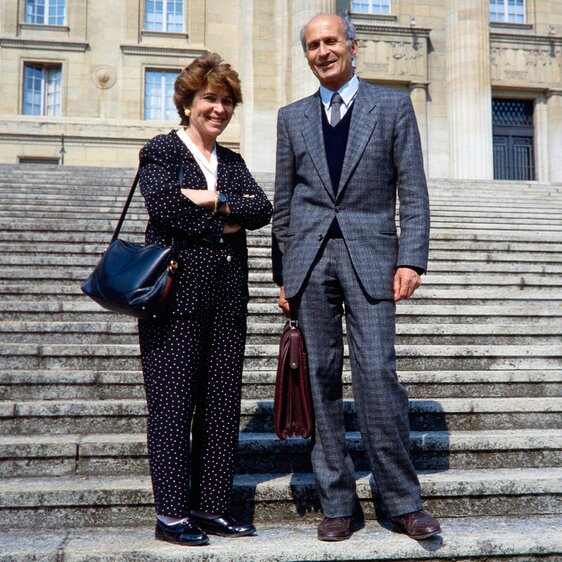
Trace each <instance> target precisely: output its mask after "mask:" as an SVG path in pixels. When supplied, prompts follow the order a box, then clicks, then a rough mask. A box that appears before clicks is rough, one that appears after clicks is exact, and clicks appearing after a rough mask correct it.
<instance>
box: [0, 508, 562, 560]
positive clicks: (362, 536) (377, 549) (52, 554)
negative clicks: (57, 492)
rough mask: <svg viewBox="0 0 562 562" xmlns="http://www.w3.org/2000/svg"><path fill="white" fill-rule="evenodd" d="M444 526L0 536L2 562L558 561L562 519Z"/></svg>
mask: <svg viewBox="0 0 562 562" xmlns="http://www.w3.org/2000/svg"><path fill="white" fill-rule="evenodd" d="M440 523H441V527H442V529H443V532H442V534H441V535H439V536H437V537H434V538H432V539H428V540H424V541H421V542H418V541H413V540H411V539H409V538H408V537H406V536H404V535H400V534H397V533H393V532H391V530H390V525H388V524H387V523H379V522H375V521H369V522H367V524H366V526H365V528H364V529H362V530H361V531H359V532H358V533H356V534H354V536H353V537H352V538H351V539H350V540H349V541H344V542H342V543H326V542H321V541H318V540H317V538H316V524H315V523H313V522H292V523H290V524H288V523H275V522H273V523H262V524H260V525H259V526H258V534H257V536H255V537H251V538H248V539H243V540H231V539H227V538H221V537H212V538H211V544H209V545H208V546H205V547H203V548H192V549H189V553H186V552H185V550H186V548H185V547H181V546H174V545H171V544H169V543H163V542H161V541H155V540H154V523H153V522H152V521H150V517H148V516H147V520H146V522H145V523H144V524H143V525H137V526H120V527H113V528H111V527H106V528H96V527H84V528H78V529H73V532H72V533H71V534H69V532H68V530H67V529H66V528H63V529H60V530H52V531H47V530H44V531H38V530H33V531H26V530H19V529H18V530H15V529H11V530H7V531H5V532H0V550H1V551H2V552H3V553H4V555H0V561H2V562H7V561H9V562H28V561H30V560H41V561H42V562H60V560H63V559H64V560H71V561H73V562H118V561H119V562H125V561H135V562H139V561H149V560H150V561H152V562H177V561H178V560H185V559H186V556H189V560H190V561H191V562H210V561H217V562H218V561H220V562H250V561H252V562H259V561H262V562H263V561H268V562H305V561H318V560H332V561H342V562H343V561H345V562H351V561H362V562H366V561H369V560H372V561H375V560H392V561H393V562H412V561H413V560H420V561H421V560H423V561H430V562H431V561H432V562H437V561H440V562H460V561H468V560H485V561H486V562H492V561H495V560H502V561H504V562H515V561H519V562H523V561H526V562H529V561H531V560H560V555H559V553H560V552H561V551H562V538H561V534H560V532H559V530H560V517H559V515H544V516H531V517H524V516H522V517H502V518H501V519H500V518H498V517H466V518H460V519H458V518H445V519H442V520H441V521H440ZM73 527H74V525H73Z"/></svg>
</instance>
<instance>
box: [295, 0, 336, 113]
mask: <svg viewBox="0 0 562 562" xmlns="http://www.w3.org/2000/svg"><path fill="white" fill-rule="evenodd" d="M288 4H289V19H290V22H291V27H290V30H289V33H290V35H289V52H290V56H291V67H290V70H289V72H290V74H289V77H288V78H289V81H290V84H291V88H290V90H289V94H290V99H289V100H287V101H289V102H291V101H295V100H298V99H300V98H303V97H305V96H309V95H310V94H312V93H314V92H315V91H316V90H317V89H318V80H317V79H316V77H315V76H314V74H312V72H311V70H310V68H309V67H308V63H307V61H306V57H305V55H304V52H303V50H302V46H301V41H300V30H301V27H302V26H303V25H304V24H305V23H306V22H307V21H308V20H309V19H310V18H312V17H313V16H315V15H316V14H320V13H326V14H335V13H336V1H335V0H307V1H306V2H303V1H302V0H292V1H290V2H289V3H288Z"/></svg>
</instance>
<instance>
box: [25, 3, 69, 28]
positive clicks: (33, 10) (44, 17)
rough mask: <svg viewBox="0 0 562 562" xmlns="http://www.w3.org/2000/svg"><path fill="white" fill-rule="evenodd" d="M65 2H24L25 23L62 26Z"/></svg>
mask: <svg viewBox="0 0 562 562" xmlns="http://www.w3.org/2000/svg"><path fill="white" fill-rule="evenodd" d="M65 11H66V0H25V23H39V24H44V25H64V21H65Z"/></svg>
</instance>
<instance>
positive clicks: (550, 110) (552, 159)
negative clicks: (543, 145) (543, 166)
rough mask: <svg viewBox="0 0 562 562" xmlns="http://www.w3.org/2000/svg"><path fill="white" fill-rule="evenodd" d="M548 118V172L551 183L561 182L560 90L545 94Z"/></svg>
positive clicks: (561, 110)
mask: <svg viewBox="0 0 562 562" xmlns="http://www.w3.org/2000/svg"><path fill="white" fill-rule="evenodd" d="M546 113H547V116H548V170H549V178H548V180H549V181H551V182H562V155H561V152H560V150H561V148H560V147H562V90H550V91H549V92H547V94H546Z"/></svg>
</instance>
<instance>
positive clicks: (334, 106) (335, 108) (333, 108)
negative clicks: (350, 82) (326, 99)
mask: <svg viewBox="0 0 562 562" xmlns="http://www.w3.org/2000/svg"><path fill="white" fill-rule="evenodd" d="M342 103H343V99H342V97H341V96H340V95H339V94H338V92H334V94H333V96H332V101H331V103H330V125H332V127H335V126H336V125H337V124H338V123H339V122H340V120H341V104H342Z"/></svg>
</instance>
